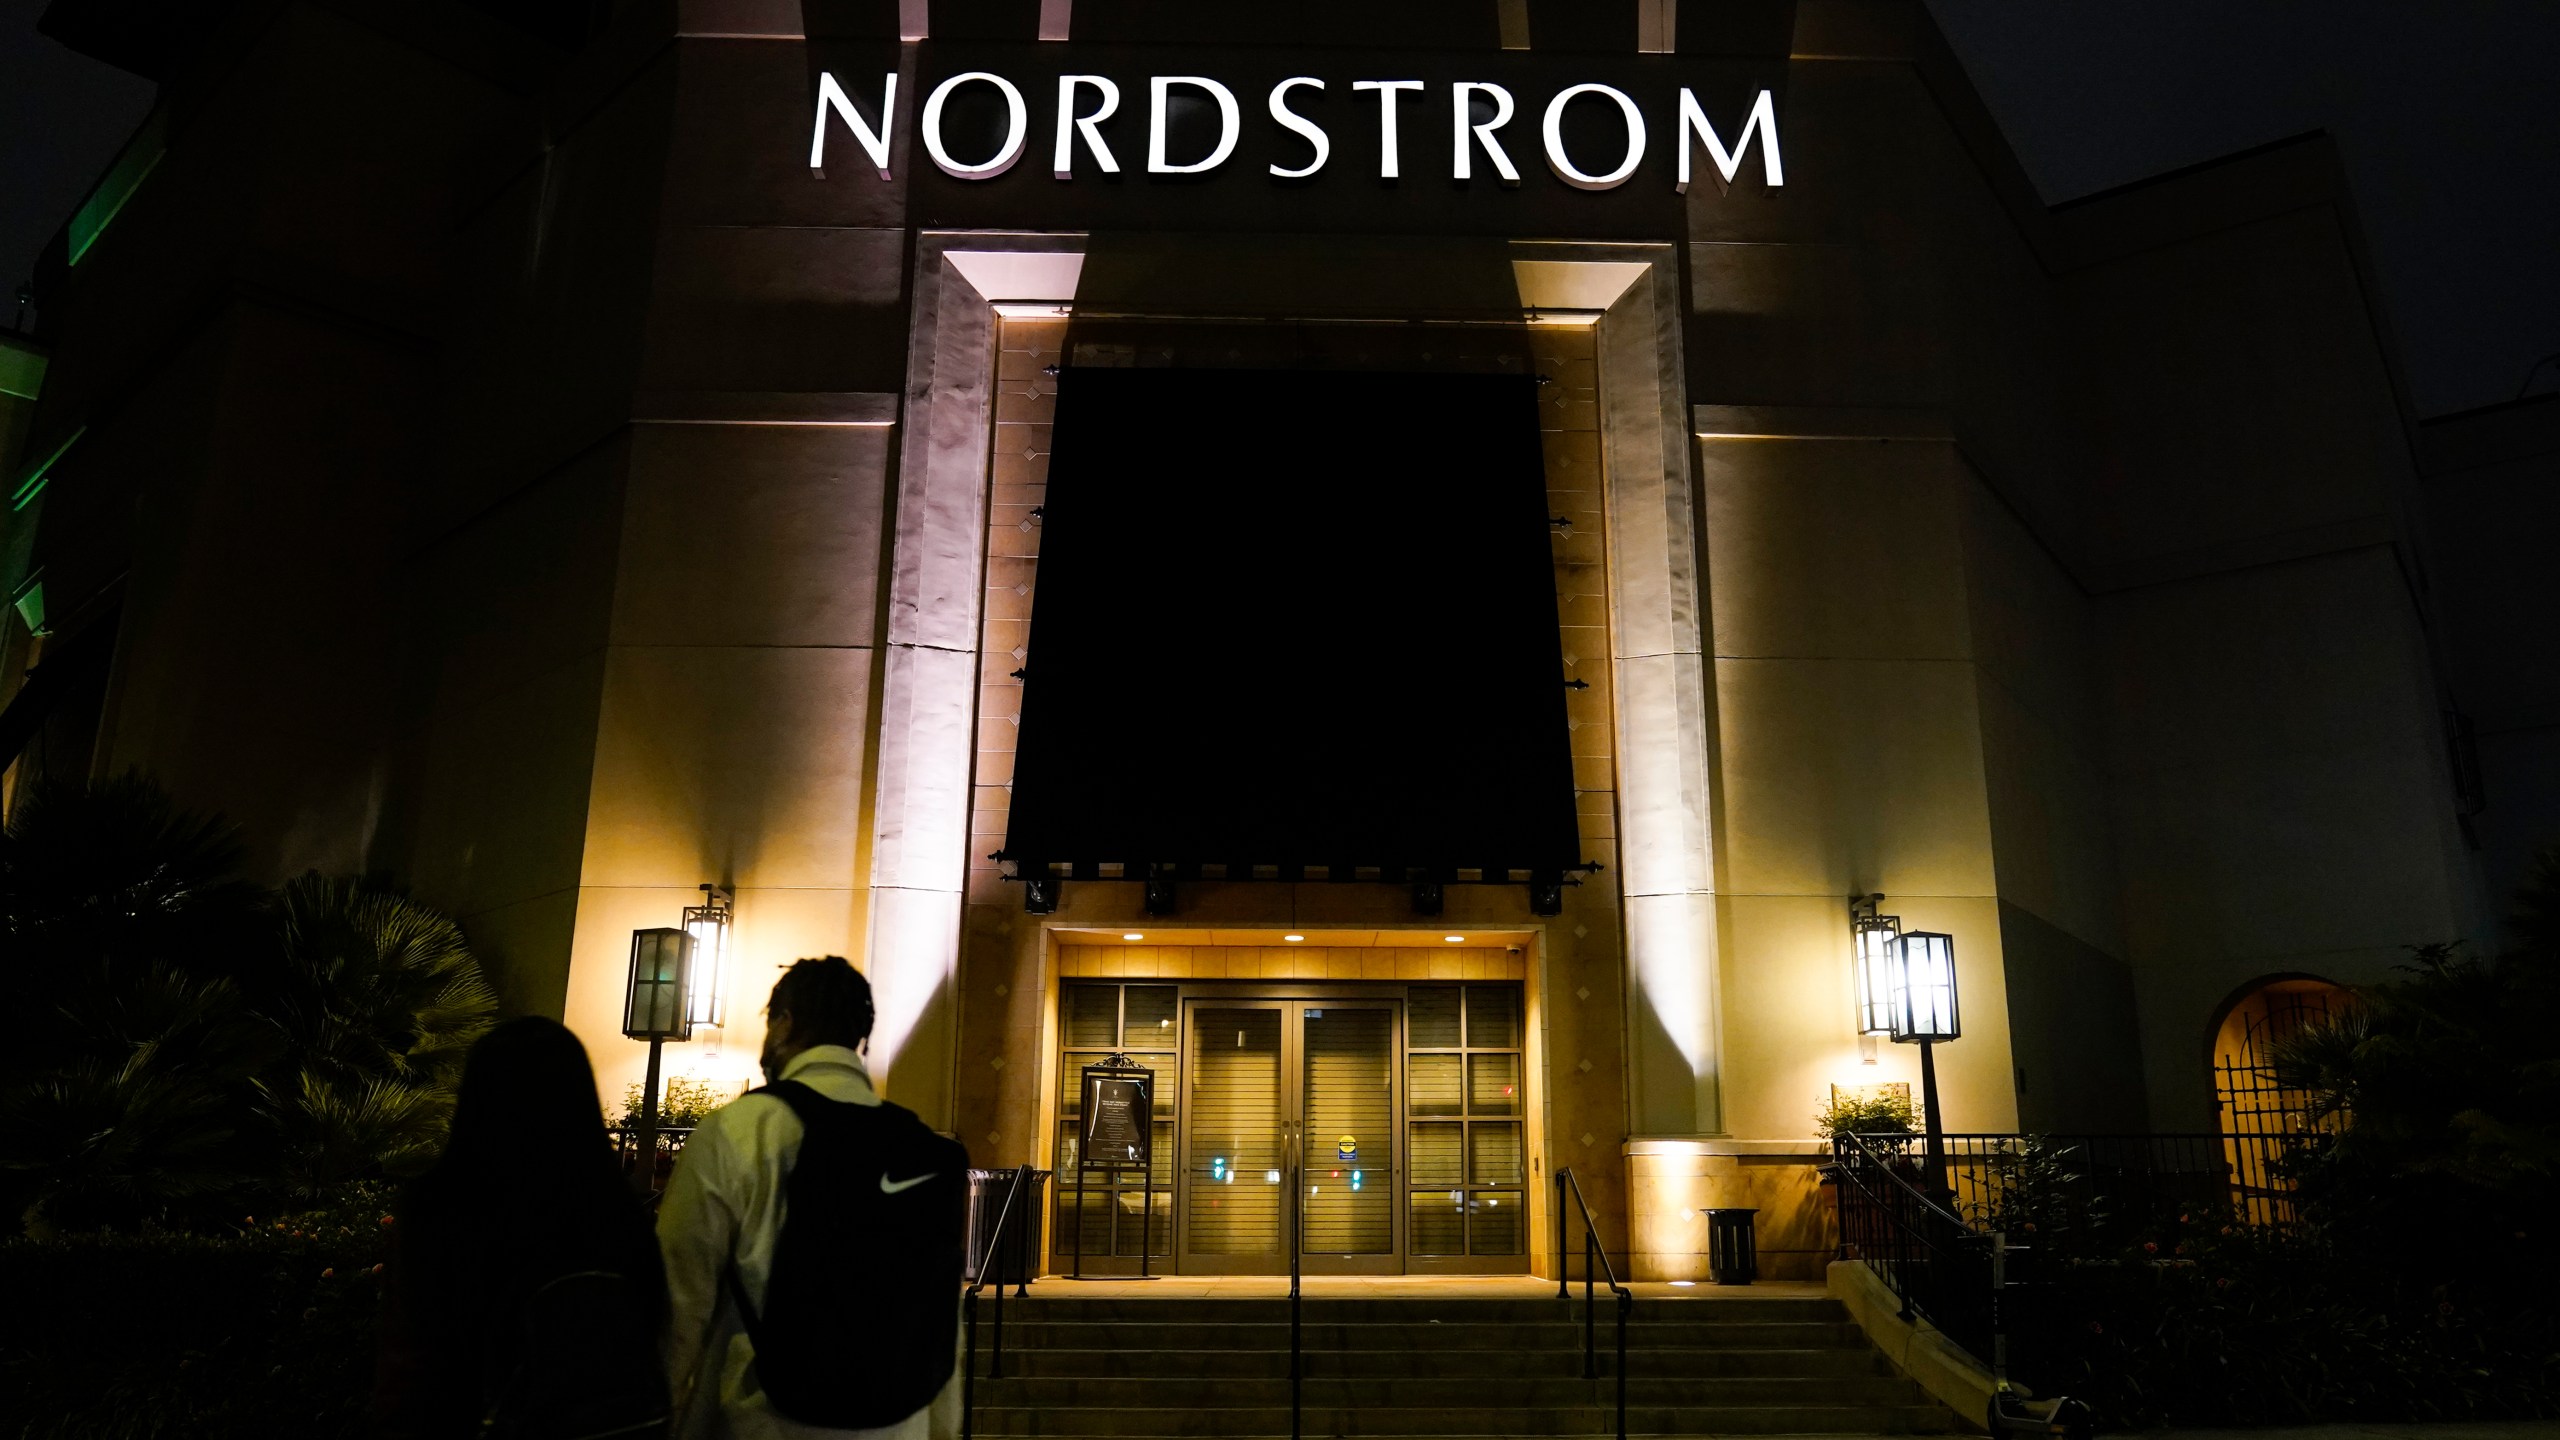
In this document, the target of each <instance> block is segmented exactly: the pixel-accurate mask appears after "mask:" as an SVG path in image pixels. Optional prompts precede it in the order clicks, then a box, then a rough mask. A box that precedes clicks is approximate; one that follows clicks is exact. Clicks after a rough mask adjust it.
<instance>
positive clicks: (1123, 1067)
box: [1076, 1055, 1156, 1170]
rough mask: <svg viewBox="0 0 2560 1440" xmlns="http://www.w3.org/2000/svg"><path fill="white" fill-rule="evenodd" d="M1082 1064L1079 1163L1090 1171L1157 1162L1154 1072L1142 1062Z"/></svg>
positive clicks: (1142, 1168)
mask: <svg viewBox="0 0 2560 1440" xmlns="http://www.w3.org/2000/svg"><path fill="white" fill-rule="evenodd" d="M1121 1060H1122V1057H1120V1056H1116V1055H1115V1056H1113V1057H1112V1059H1111V1060H1110V1061H1105V1062H1104V1063H1102V1064H1100V1065H1087V1066H1086V1067H1084V1105H1083V1119H1084V1124H1083V1128H1082V1131H1081V1133H1080V1135H1079V1136H1078V1141H1079V1143H1078V1145H1077V1150H1076V1154H1077V1159H1078V1163H1079V1164H1081V1165H1083V1166H1084V1167H1086V1168H1088V1169H1112V1170H1119V1169H1137V1170H1144V1169H1147V1168H1149V1167H1150V1166H1152V1165H1153V1163H1154V1160H1155V1089H1156V1074H1155V1072H1154V1071H1153V1070H1149V1069H1147V1068H1146V1067H1145V1066H1142V1065H1134V1064H1127V1063H1113V1062H1115V1061H1121Z"/></svg>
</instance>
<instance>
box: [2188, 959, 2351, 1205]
mask: <svg viewBox="0 0 2560 1440" xmlns="http://www.w3.org/2000/svg"><path fill="white" fill-rule="evenodd" d="M2345 999H2346V989H2345V987H2343V986H2340V985H2337V984H2334V983H2332V982H2330V981H2327V980H2322V979H2319V978H2317V977H2314V976H2309V975H2290V976H2284V977H2280V978H2277V979H2270V980H2262V981H2258V982H2256V983H2254V984H2252V985H2250V986H2248V987H2247V988H2245V989H2243V990H2242V991H2241V992H2240V994H2239V995H2238V996H2237V997H2236V998H2234V999H2233V1000H2232V1001H2231V1003H2230V1004H2229V1005H2228V1006H2227V1007H2226V1008H2225V1009H2224V1011H2223V1015H2222V1022H2221V1024H2220V1025H2219V1026H2217V1027H2216V1028H2215V1031H2214V1037H2213V1090H2214V1100H2215V1103H2216V1110H2217V1114H2218V1116H2219V1120H2218V1124H2219V1126H2220V1128H2221V1131H2222V1143H2223V1150H2224V1154H2225V1158H2226V1159H2227V1160H2228V1161H2229V1162H2230V1166H2231V1187H2232V1202H2233V1204H2234V1205H2236V1206H2237V1207H2238V1209H2239V1211H2240V1214H2241V1217H2242V1218H2243V1219H2245V1220H2247V1221H2249V1222H2250V1223H2252V1224H2281V1223H2283V1222H2285V1221H2287V1220H2290V1219H2292V1218H2293V1215H2292V1211H2293V1197H2292V1190H2293V1185H2292V1182H2291V1181H2290V1180H2288V1179H2286V1178H2285V1176H2284V1174H2283V1171H2282V1165H2281V1161H2282V1158H2283V1157H2284V1156H2285V1155H2286V1154H2287V1153H2288V1152H2289V1151H2291V1150H2292V1149H2294V1148H2296V1147H2298V1146H2300V1145H2301V1144H2302V1143H2303V1139H2302V1137H2304V1136H2306V1135H2308V1134H2311V1133H2313V1132H2314V1131H2315V1130H2316V1129H2318V1128H2323V1127H2317V1126H2315V1125H2314V1124H2313V1123H2312V1121H2311V1119H2310V1116H2309V1114H2308V1112H2309V1109H2310V1096H2308V1095H2306V1094H2304V1093H2303V1092H2302V1091H2299V1090H2291V1089H2287V1088H2286V1087H2285V1086H2283V1085H2282V1084H2280V1083H2278V1081H2277V1078H2276V1073H2275V1065H2274V1058H2273V1051H2274V1048H2275V1046H2276V1045H2277V1044H2279V1043H2281V1042H2282V1041H2283V1040H2284V1039H2285V1038H2286V1037H2287V1036H2290V1035H2293V1034H2295V1033H2297V1032H2299V1031H2301V1030H2304V1029H2306V1028H2308V1027H2310V1026H2314V1025H2318V1024H2321V1023H2323V1022H2325V1021H2327V1020H2328V1019H2329V1017H2330V1016H2331V1015H2332V1014H2334V1013H2336V1011H2337V1009H2338V1007H2339V1006H2340V1005H2341V1004H2342V1003H2344V1001H2345Z"/></svg>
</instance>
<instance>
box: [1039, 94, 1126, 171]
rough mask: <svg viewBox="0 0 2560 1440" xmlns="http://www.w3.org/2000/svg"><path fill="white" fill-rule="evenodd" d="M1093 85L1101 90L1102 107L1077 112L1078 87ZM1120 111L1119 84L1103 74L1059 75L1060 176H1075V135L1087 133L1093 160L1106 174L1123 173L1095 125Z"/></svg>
mask: <svg viewBox="0 0 2560 1440" xmlns="http://www.w3.org/2000/svg"><path fill="white" fill-rule="evenodd" d="M1083 85H1090V86H1092V87H1093V88H1095V89H1096V90H1099V91H1101V92H1102V108H1101V109H1099V110H1096V111H1094V112H1093V113H1092V114H1090V115H1078V114H1077V113H1076V89H1077V87H1078V86H1083ZM1119 113H1120V87H1119V86H1117V85H1114V84H1112V83H1111V81H1109V80H1108V79H1106V78H1104V77H1103V76H1100V75H1061V76H1059V77H1058V153H1057V155H1056V156H1055V157H1054V158H1055V164H1054V165H1053V166H1052V167H1051V169H1052V172H1053V173H1054V174H1056V175H1057V177H1058V178H1059V179H1061V180H1072V179H1074V178H1075V158H1076V136H1077V135H1078V134H1079V133H1081V134H1082V135H1083V136H1084V143H1085V146H1086V148H1088V149H1090V150H1092V151H1093V163H1094V164H1096V165H1099V166H1101V167H1102V173H1103V174H1105V175H1117V174H1119V173H1120V162H1119V161H1117V160H1114V159H1112V158H1111V147H1110V146H1108V145H1105V144H1103V143H1102V132H1101V131H1100V130H1098V129H1096V128H1095V127H1096V126H1098V125H1100V124H1101V123H1102V122H1103V121H1105V120H1108V119H1110V118H1111V117H1112V116H1114V115H1117V114H1119Z"/></svg>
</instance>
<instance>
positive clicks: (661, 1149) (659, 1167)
mask: <svg viewBox="0 0 2560 1440" xmlns="http://www.w3.org/2000/svg"><path fill="white" fill-rule="evenodd" d="M604 1133H605V1138H606V1139H608V1140H610V1141H612V1142H613V1158H614V1161H615V1163H617V1164H619V1165H620V1166H621V1167H622V1173H623V1174H625V1175H630V1176H633V1177H635V1179H636V1178H638V1176H639V1170H640V1125H639V1122H637V1121H631V1120H626V1121H624V1122H622V1123H621V1124H619V1125H608V1126H606V1127H605V1129H604ZM692 1138H693V1127H692V1126H690V1125H661V1126H659V1127H658V1153H657V1155H656V1157H655V1160H656V1163H654V1164H652V1165H651V1166H650V1167H649V1173H648V1176H647V1177H646V1178H647V1183H648V1186H649V1188H650V1189H651V1190H653V1191H654V1190H658V1189H661V1188H663V1187H664V1186H665V1184H666V1180H667V1176H668V1174H669V1173H671V1172H672V1171H673V1170H674V1169H675V1164H676V1157H677V1156H678V1155H681V1154H683V1153H684V1142H685V1141H687V1140H690V1139H692Z"/></svg>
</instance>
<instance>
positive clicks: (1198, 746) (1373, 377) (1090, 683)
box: [1005, 368, 1579, 873]
mask: <svg viewBox="0 0 2560 1440" xmlns="http://www.w3.org/2000/svg"><path fill="white" fill-rule="evenodd" d="M1536 395H1537V381H1536V380H1535V379H1533V378H1531V377H1528V376H1509V375H1469V374H1425V375H1416V374H1375V373H1342V372H1299V371H1248V370H1147V369H1094V368H1071V369H1069V370H1068V371H1066V372H1065V373H1064V374H1063V375H1062V376H1061V377H1060V379H1059V382H1058V409H1057V420H1056V428H1055V430H1054V432H1053V439H1052V446H1051V456H1050V469H1049V482H1048V493H1047V496H1046V499H1045V502H1044V505H1045V511H1044V514H1045V520H1044V532H1043V534H1042V536H1041V545H1040V565H1039V572H1038V580H1037V584H1036V590H1035V592H1034V596H1033V608H1032V620H1031V639H1030V644H1029V647H1028V652H1027V659H1026V661H1025V668H1026V674H1025V683H1024V694H1023V707H1022V724H1021V732H1020V737H1019V744H1020V749H1019V753H1018V755H1017V757H1016V764H1015V768H1014V786H1013V805H1012V816H1011V822H1010V830H1009V833H1008V834H1007V837H1006V842H1005V854H1006V857H1007V858H1008V859H1009V860H1011V861H1013V862H1014V863H1015V864H1016V865H1017V866H1018V867H1021V868H1020V870H1019V871H1018V873H1033V871H1034V870H1035V869H1038V868H1040V867H1047V866H1050V865H1059V864H1064V865H1071V866H1077V867H1080V868H1081V867H1088V866H1091V865H1095V864H1101V863H1118V864H1122V865H1128V866H1157V865H1173V866H1186V867H1187V866H1195V865H1203V864H1208V865H1225V866H1229V867H1233V866H1236V865H1279V866H1283V867H1292V868H1294V867H1300V866H1304V867H1343V866H1378V867H1382V868H1388V869H1419V870H1453V869H1457V868H1461V867H1466V868H1484V869H1519V870H1541V871H1553V870H1562V869H1569V868H1572V867H1574V866H1575V865H1576V864H1577V863H1578V859H1579V857H1578V855H1577V851H1578V848H1579V847H1578V844H1577V839H1576V832H1575V828H1574V807H1573V769H1572V760H1571V755H1570V751H1569V747H1568V743H1567V734H1568V732H1567V730H1566V726H1565V705H1564V680H1565V675H1564V668H1563V659H1562V653H1561V649H1560V646H1559V642H1558V638H1557V632H1556V600H1555V571H1554V560H1553V556H1552V553H1551V545H1550V542H1549V539H1548V536H1549V533H1550V532H1549V529H1548V524H1547V509H1546V489H1545V479H1544V467H1543V463H1542V456H1541V448H1540V444H1539V436H1538V423H1537V401H1536Z"/></svg>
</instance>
